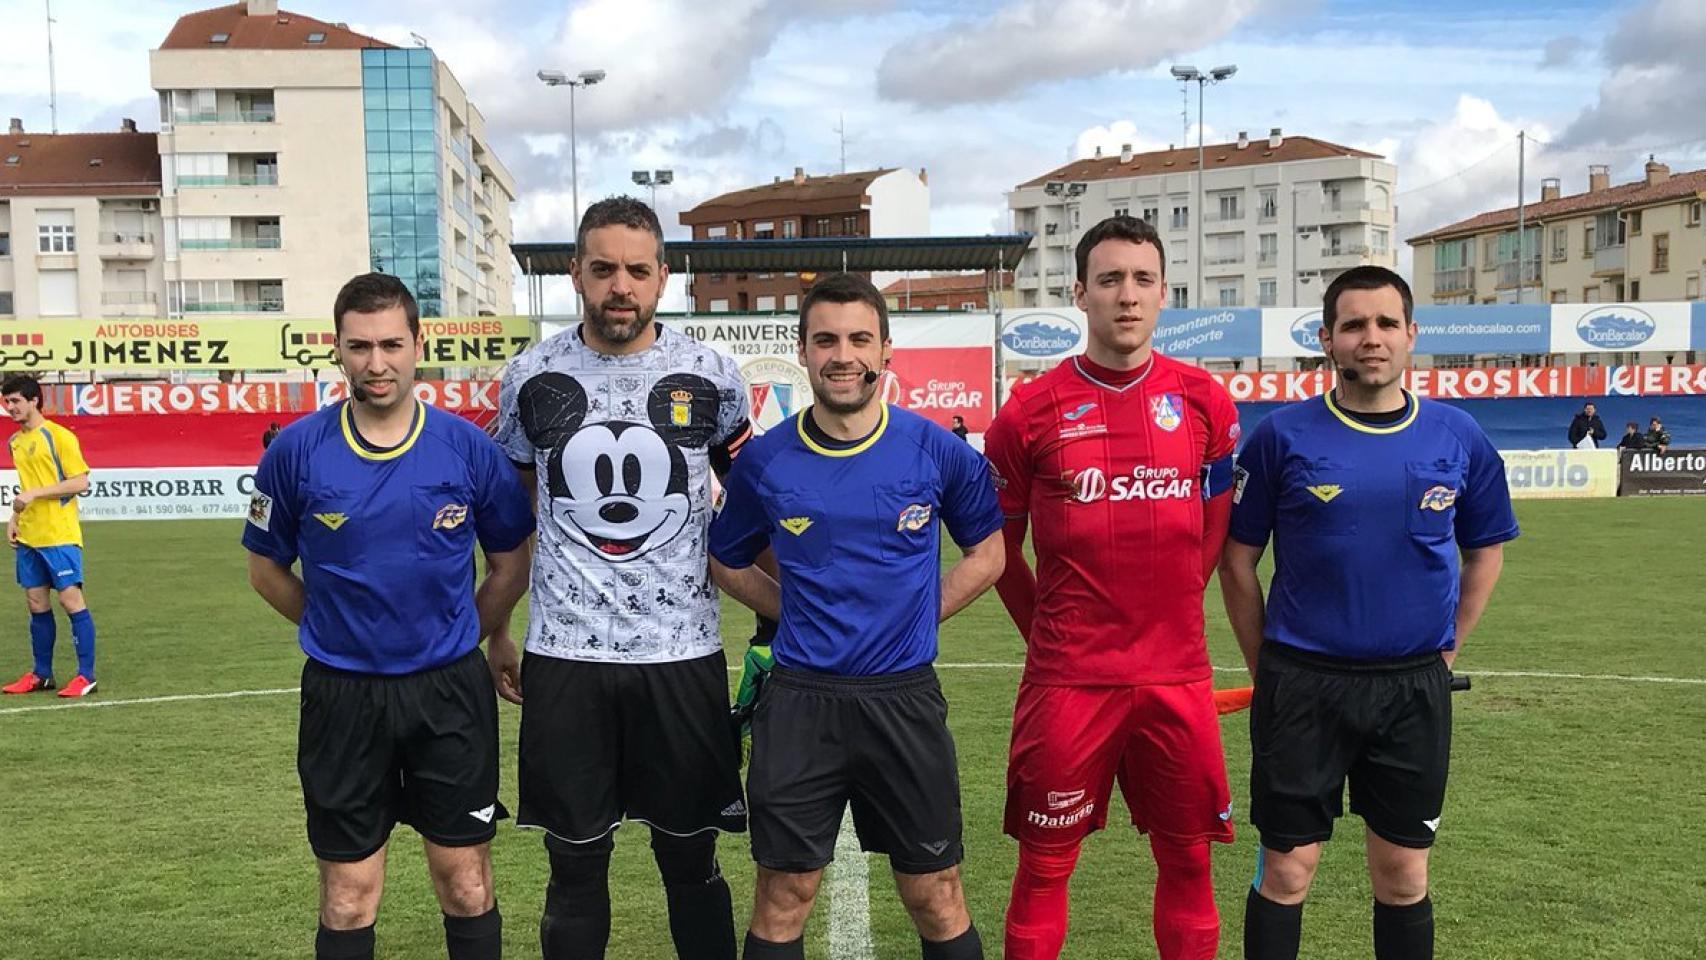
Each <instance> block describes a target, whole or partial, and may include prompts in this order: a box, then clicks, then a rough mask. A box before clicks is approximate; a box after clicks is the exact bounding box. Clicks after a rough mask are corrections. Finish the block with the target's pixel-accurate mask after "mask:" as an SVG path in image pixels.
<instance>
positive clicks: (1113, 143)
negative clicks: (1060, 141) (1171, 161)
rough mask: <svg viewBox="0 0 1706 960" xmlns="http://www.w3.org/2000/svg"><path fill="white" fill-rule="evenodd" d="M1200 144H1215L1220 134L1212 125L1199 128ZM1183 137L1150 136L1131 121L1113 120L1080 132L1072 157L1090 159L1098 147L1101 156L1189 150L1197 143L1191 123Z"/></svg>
mask: <svg viewBox="0 0 1706 960" xmlns="http://www.w3.org/2000/svg"><path fill="white" fill-rule="evenodd" d="M1202 132H1203V141H1204V142H1205V143H1215V142H1217V141H1219V140H1220V139H1221V135H1220V133H1218V132H1217V131H1216V130H1215V129H1214V125H1213V124H1209V125H1207V126H1204V127H1203V128H1202ZM1184 134H1185V136H1184V138H1183V139H1182V140H1181V139H1167V138H1163V137H1152V136H1149V135H1147V134H1144V133H1142V132H1140V131H1139V130H1138V127H1137V124H1136V123H1135V122H1133V121H1131V120H1114V121H1112V122H1110V123H1107V124H1102V125H1099V126H1094V127H1090V128H1089V129H1087V130H1083V131H1080V132H1079V134H1078V138H1077V140H1076V141H1075V142H1074V146H1073V156H1074V157H1076V158H1078V159H1084V158H1086V157H1093V156H1095V155H1096V150H1097V149H1098V148H1099V149H1100V150H1101V151H1102V155H1103V156H1105V157H1117V156H1119V153H1120V148H1121V147H1124V146H1125V145H1126V144H1130V145H1131V149H1132V152H1133V153H1146V152H1149V151H1152V150H1165V149H1167V148H1168V147H1190V146H1195V145H1196V142H1197V125H1196V124H1194V123H1193V124H1191V125H1190V127H1189V128H1188V129H1187V130H1185V131H1184Z"/></svg>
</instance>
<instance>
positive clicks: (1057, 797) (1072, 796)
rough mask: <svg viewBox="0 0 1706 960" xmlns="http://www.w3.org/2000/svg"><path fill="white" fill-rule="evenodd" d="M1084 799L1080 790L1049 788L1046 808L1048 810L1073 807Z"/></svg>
mask: <svg viewBox="0 0 1706 960" xmlns="http://www.w3.org/2000/svg"><path fill="white" fill-rule="evenodd" d="M1083 800H1084V791H1082V790H1050V791H1049V792H1048V808H1049V809H1050V810H1065V809H1066V808H1067V807H1075V806H1077V805H1078V804H1079V803H1081V802H1083Z"/></svg>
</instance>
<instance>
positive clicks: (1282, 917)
mask: <svg viewBox="0 0 1706 960" xmlns="http://www.w3.org/2000/svg"><path fill="white" fill-rule="evenodd" d="M1302 940H1303V904H1301V903H1292V904H1285V903H1275V902H1274V901H1272V900H1269V899H1268V898H1267V897H1264V896H1262V893H1261V891H1259V890H1257V889H1256V888H1255V887H1251V888H1250V895H1249V896H1248V897H1246V898H1245V899H1244V960H1297V948H1298V944H1299V943H1300V942H1301V941H1302Z"/></svg>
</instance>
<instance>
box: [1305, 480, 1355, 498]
mask: <svg viewBox="0 0 1706 960" xmlns="http://www.w3.org/2000/svg"><path fill="white" fill-rule="evenodd" d="M1304 489H1305V490H1308V491H1309V492H1310V493H1313V494H1315V498H1316V499H1317V500H1320V501H1321V502H1322V503H1332V502H1333V498H1334V497H1336V496H1338V495H1339V494H1341V493H1344V492H1345V491H1344V488H1343V487H1340V486H1339V485H1338V484H1336V483H1318V484H1316V485H1315V486H1313V487H1305V488H1304Z"/></svg>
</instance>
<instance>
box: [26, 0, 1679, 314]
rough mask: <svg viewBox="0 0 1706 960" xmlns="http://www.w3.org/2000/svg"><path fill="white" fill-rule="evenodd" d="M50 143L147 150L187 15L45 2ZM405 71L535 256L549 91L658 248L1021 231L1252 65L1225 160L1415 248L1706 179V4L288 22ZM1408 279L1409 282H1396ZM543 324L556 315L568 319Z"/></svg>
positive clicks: (1007, 2)
mask: <svg viewBox="0 0 1706 960" xmlns="http://www.w3.org/2000/svg"><path fill="white" fill-rule="evenodd" d="M53 6H54V15H55V17H56V19H57V20H58V24H57V26H56V28H55V32H54V46H55V52H56V55H57V61H58V83H59V123H60V128H61V129H62V130H101V129H116V128H117V125H118V118H120V117H122V116H134V117H136V118H137V119H138V120H140V121H142V122H143V125H144V126H145V127H153V126H157V123H156V122H155V119H154V118H156V117H157V115H158V110H157V108H156V107H155V106H154V101H153V96H152V93H151V91H150V89H149V79H148V56H147V51H148V49H149V48H151V47H154V46H157V45H158V44H159V43H160V41H161V40H162V39H163V38H164V37H165V35H166V33H167V31H168V30H169V29H170V27H171V24H172V22H173V20H174V19H175V18H176V17H177V16H178V15H179V14H181V13H183V12H185V11H187V10H189V9H193V8H194V0H191V2H190V3H183V4H174V3H167V2H161V0H124V2H118V0H54V3H53ZM284 6H285V7H286V9H290V10H294V11H296V12H298V13H303V14H307V15H310V16H315V17H318V18H320V19H323V20H342V21H347V22H348V23H349V24H350V25H351V26H352V27H354V28H355V29H358V30H362V31H364V32H367V33H370V34H373V35H375V36H378V37H380V38H382V39H385V40H389V41H392V42H395V43H399V44H405V45H406V44H409V43H410V37H409V34H410V32H411V31H412V32H414V33H416V34H419V35H420V36H421V37H423V38H425V39H426V41H427V42H428V43H429V44H430V45H431V46H432V47H433V49H434V50H435V51H436V52H437V53H438V54H439V56H441V57H443V58H444V59H445V60H447V61H448V62H449V64H450V66H451V68H452V69H453V70H454V71H455V72H456V74H457V76H458V77H459V78H460V79H461V80H462V82H463V84H464V85H465V86H466V87H467V88H468V90H469V92H470V95H471V96H472V97H473V98H474V99H475V102H476V103H477V104H478V105H479V106H480V108H481V110H482V111H483V112H484V113H485V115H486V118H487V123H488V128H489V131H490V133H491V134H492V136H493V138H494V140H495V142H496V145H497V149H498V152H499V155H500V156H501V157H502V158H503V159H504V161H505V162H506V163H507V164H508V165H509V167H510V168H511V169H512V170H513V171H514V172H515V174H516V176H517V179H518V181H519V183H520V188H521V194H522V198H521V201H520V202H519V203H518V204H517V207H516V209H515V216H516V236H517V239H520V240H550V239H566V238H569V237H570V223H571V220H572V215H571V212H570V211H571V204H570V190H569V165H568V158H567V133H568V103H567V94H566V91H563V90H549V89H546V88H544V87H542V86H541V85H540V84H539V83H538V81H537V80H535V79H534V76H533V75H534V72H535V71H536V70H538V69H539V68H542V67H545V68H558V69H563V70H566V71H568V72H571V73H573V72H578V71H580V70H584V69H589V68H600V69H603V70H606V71H608V73H609V79H608V80H607V81H606V82H605V83H603V84H601V85H599V86H597V87H595V88H592V89H590V90H586V91H583V92H582V93H581V94H579V95H578V100H577V109H578V124H577V129H578V132H579V143H580V169H581V198H582V201H583V204H584V203H586V202H590V198H597V197H600V196H605V195H608V194H611V193H614V192H618V191H624V190H633V189H635V188H633V187H632V186H631V185H630V184H629V180H628V177H629V173H630V171H632V170H635V169H641V168H656V167H669V168H671V169H673V170H674V171H675V178H676V180H675V185H674V186H673V187H670V188H666V189H665V190H663V191H660V193H659V195H658V202H659V206H660V208H661V210H660V213H661V215H662V216H663V219H664V222H665V225H666V230H667V231H669V232H670V233H671V234H672V235H684V233H685V231H684V230H683V228H681V227H680V226H679V225H678V220H677V214H678V212H679V211H680V210H682V209H685V208H687V207H691V206H693V205H694V204H695V203H698V202H699V201H701V200H704V199H706V198H708V197H710V196H713V195H715V194H717V193H720V192H722V191H725V190H729V189H734V188H737V187H741V186H747V185H751V184H754V183H761V182H765V181H768V180H770V179H771V178H772V177H774V176H776V175H779V174H780V175H789V174H791V173H792V171H793V169H794V167H796V166H803V167H805V168H806V169H807V170H808V171H810V172H812V173H827V172H834V171H836V170H837V169H839V168H840V163H841V159H840V157H841V151H842V149H843V147H842V140H841V137H840V136H839V135H838V133H837V128H838V127H843V128H844V129H845V131H846V144H845V150H846V162H847V168H848V169H861V168H869V167H875V166H906V167H913V168H917V167H925V168H928V169H929V171H930V186H931V203H932V209H931V228H932V231H933V232H935V233H938V234H950V233H987V232H991V231H997V230H1005V229H1006V228H1007V226H1008V223H1007V217H1006V212H1005V211H1006V204H1005V198H1004V192H1005V191H1006V190H1009V189H1011V188H1012V186H1013V185H1014V184H1016V183H1019V182H1021V181H1024V180H1027V179H1030V178H1032V177H1034V176H1037V175H1038V174H1040V173H1043V172H1044V171H1046V170H1048V169H1050V168H1052V167H1054V166H1056V165H1058V164H1060V163H1062V162H1065V161H1066V160H1068V159H1071V158H1073V157H1076V156H1087V155H1089V154H1091V153H1093V152H1094V150H1095V148H1096V147H1097V146H1098V145H1100V146H1103V147H1105V148H1107V149H1110V150H1117V149H1118V148H1119V144H1120V143H1122V142H1134V143H1136V144H1138V145H1139V147H1140V149H1141V148H1144V147H1161V146H1166V145H1167V144H1168V143H1170V142H1180V141H1190V140H1194V138H1195V133H1194V129H1195V128H1194V126H1193V124H1194V123H1195V121H1196V117H1195V97H1194V96H1192V97H1191V98H1190V101H1191V106H1190V111H1191V116H1190V117H1189V118H1188V119H1186V118H1184V117H1182V116H1181V109H1182V107H1183V106H1184V104H1183V101H1182V98H1181V90H1180V87H1179V86H1178V84H1177V83H1175V82H1174V81H1172V80H1171V79H1170V78H1169V77H1168V75H1167V68H1168V66H1169V65H1170V64H1173V63H1191V64H1195V65H1196V66H1199V67H1203V68H1207V67H1210V66H1215V65H1218V64H1223V63H1233V64H1236V65H1237V66H1238V74H1237V76H1236V77H1235V78H1233V79H1232V80H1231V81H1230V82H1228V83H1226V84H1223V85H1221V86H1218V87H1214V88H1211V90H1210V91H1209V95H1208V104H1207V116H1206V125H1205V130H1206V132H1207V135H1208V136H1209V138H1210V139H1213V138H1215V137H1225V138H1231V137H1232V136H1235V135H1236V133H1237V132H1238V131H1239V130H1248V131H1250V132H1251V133H1252V134H1254V135H1262V134H1265V133H1266V131H1267V130H1268V128H1269V127H1275V126H1278V127H1282V128H1284V129H1285V130H1286V131H1287V132H1288V133H1299V134H1309V135H1312V136H1317V137H1321V138H1324V139H1327V140H1333V141H1336V142H1340V143H1344V144H1349V145H1352V146H1357V147H1361V148H1364V149H1370V150H1374V151H1377V152H1379V153H1382V154H1384V155H1386V156H1388V157H1391V158H1393V159H1394V160H1396V161H1397V163H1398V165H1399V184H1398V187H1399V194H1398V198H1397V202H1398V206H1399V216H1400V233H1401V234H1402V235H1404V236H1410V235H1414V234H1416V233H1420V232H1423V231H1425V230H1428V229H1431V228H1433V227H1435V226H1438V225H1440V224H1442V223H1446V222H1450V221H1451V220H1455V219H1458V218H1460V217H1463V216H1467V215H1469V214H1471V213H1475V212H1477V211H1480V210H1483V209H1488V208H1491V207H1495V206H1503V205H1508V204H1510V203H1514V202H1515V193H1516V162H1517V150H1516V135H1517V133H1518V131H1519V130H1526V131H1527V132H1528V133H1529V135H1530V136H1531V137H1532V138H1533V141H1532V143H1533V146H1532V148H1531V150H1530V152H1529V155H1528V173H1529V181H1528V183H1529V191H1530V195H1531V196H1537V195H1538V192H1539V178H1540V177H1542V176H1561V177H1562V178H1563V180H1564V190H1565V192H1566V193H1569V192H1576V191H1580V190H1582V189H1585V187H1586V178H1587V170H1586V168H1587V165H1588V164H1589V163H1607V164H1610V165H1611V167H1612V170H1613V175H1614V178H1615V179H1618V180H1622V179H1628V178H1630V177H1633V176H1636V175H1638V174H1639V169H1640V164H1641V162H1642V161H1643V160H1644V159H1645V158H1646V156H1647V154H1649V153H1651V154H1654V155H1656V156H1657V157H1658V158H1659V159H1661V160H1665V161H1668V162H1670V163H1671V165H1672V167H1673V169H1693V168H1697V167H1701V166H1706V129H1702V128H1701V127H1700V126H1699V123H1698V119H1699V104H1701V103H1702V102H1706V57H1702V56H1700V54H1699V51H1700V50H1702V49H1706V3H1701V2H1700V0H1639V2H1623V3H1605V2H1600V0H1385V2H1367V0H986V2H976V0H968V2H948V0H721V2H717V3H707V2H704V0H569V2H565V0H500V2H489V3H485V4H468V5H453V4H445V3H441V2H436V0H435V2H428V0H388V2H385V3H376V2H372V0H359V2H333V0H296V2H290V0H287V2H286V3H285V4H284ZM0 23H4V24H6V30H5V31H4V39H0V117H11V116H18V117H23V118H24V119H25V123H26V126H28V127H29V128H31V129H45V128H46V126H47V119H48V107H47V101H48V98H47V86H48V82H47V78H48V71H47V67H46V43H45V39H46V38H45V25H44V15H43V8H42V3H41V0H0ZM1405 262H1406V264H1407V262H1408V258H1407V257H1406V259H1405ZM553 299H555V297H553Z"/></svg>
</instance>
